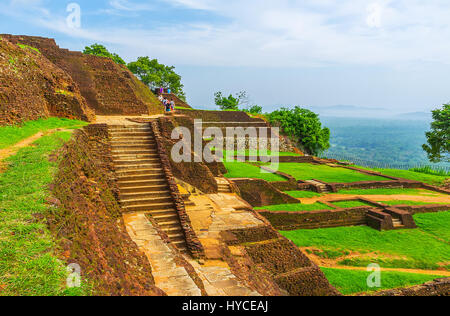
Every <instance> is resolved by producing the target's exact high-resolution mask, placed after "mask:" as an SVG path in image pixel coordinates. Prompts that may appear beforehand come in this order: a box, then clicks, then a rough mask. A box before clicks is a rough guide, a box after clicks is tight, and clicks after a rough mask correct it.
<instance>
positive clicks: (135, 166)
mask: <svg viewBox="0 0 450 316" xmlns="http://www.w3.org/2000/svg"><path fill="white" fill-rule="evenodd" d="M115 168H116V171H117V173H121V172H124V171H135V170H141V169H154V168H155V169H162V166H161V162H159V163H145V164H128V165H116V166H115Z"/></svg>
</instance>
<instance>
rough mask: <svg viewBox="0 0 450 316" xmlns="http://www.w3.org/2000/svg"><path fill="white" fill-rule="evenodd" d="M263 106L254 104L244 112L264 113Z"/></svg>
mask: <svg viewBox="0 0 450 316" xmlns="http://www.w3.org/2000/svg"><path fill="white" fill-rule="evenodd" d="M262 111H263V108H262V107H261V106H259V105H252V106H250V107H247V108H245V109H244V112H247V113H250V114H262Z"/></svg>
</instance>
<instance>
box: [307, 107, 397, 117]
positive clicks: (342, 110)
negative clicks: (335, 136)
mask: <svg viewBox="0 0 450 316" xmlns="http://www.w3.org/2000/svg"><path fill="white" fill-rule="evenodd" d="M306 108H307V109H309V110H311V111H313V112H315V113H318V114H319V115H321V116H332V117H368V118H370V117H377V118H388V117H391V116H392V111H390V110H388V109H384V108H369V107H362V106H356V105H333V106H306Z"/></svg>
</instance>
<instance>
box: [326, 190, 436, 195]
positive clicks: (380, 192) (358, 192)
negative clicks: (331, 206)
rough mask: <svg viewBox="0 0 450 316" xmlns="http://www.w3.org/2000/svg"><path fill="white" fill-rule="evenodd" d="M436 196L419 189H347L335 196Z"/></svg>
mask: <svg viewBox="0 0 450 316" xmlns="http://www.w3.org/2000/svg"><path fill="white" fill-rule="evenodd" d="M428 192H429V193H432V194H436V192H432V191H425V190H421V189H349V190H340V191H339V192H337V193H335V194H349V195H423V194H424V193H428Z"/></svg>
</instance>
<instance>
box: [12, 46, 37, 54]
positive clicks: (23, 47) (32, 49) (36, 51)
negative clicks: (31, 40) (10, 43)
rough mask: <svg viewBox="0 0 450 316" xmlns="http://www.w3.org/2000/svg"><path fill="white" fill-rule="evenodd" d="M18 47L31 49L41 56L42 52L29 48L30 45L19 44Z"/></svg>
mask: <svg viewBox="0 0 450 316" xmlns="http://www.w3.org/2000/svg"><path fill="white" fill-rule="evenodd" d="M17 46H19V47H20V48H22V49H31V50H33V51H35V52H37V53H39V54H40V53H41V52H40V51H39V49H37V48H36V47H31V46H28V45H25V44H17Z"/></svg>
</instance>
